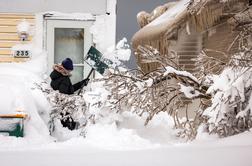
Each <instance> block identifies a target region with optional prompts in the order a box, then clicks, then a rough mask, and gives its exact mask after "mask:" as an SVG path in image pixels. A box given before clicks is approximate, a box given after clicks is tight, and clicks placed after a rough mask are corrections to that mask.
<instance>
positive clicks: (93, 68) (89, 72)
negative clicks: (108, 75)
mask: <svg viewBox="0 0 252 166" xmlns="http://www.w3.org/2000/svg"><path fill="white" fill-rule="evenodd" d="M93 71H94V68H92V69H91V71H90V72H89V74H88V76H87V78H86V79H88V78H89V77H90V76H91V74H92V72H93ZM83 87H84V84H83V85H82V86H81V88H80V90H79V92H78V95H80V93H81V90H82V88H83Z"/></svg>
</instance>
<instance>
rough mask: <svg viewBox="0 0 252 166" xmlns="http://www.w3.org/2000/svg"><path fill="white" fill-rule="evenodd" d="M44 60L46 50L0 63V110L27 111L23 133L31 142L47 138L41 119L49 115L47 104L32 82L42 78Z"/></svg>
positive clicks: (47, 139)
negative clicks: (26, 58) (25, 58)
mask: <svg viewBox="0 0 252 166" xmlns="http://www.w3.org/2000/svg"><path fill="white" fill-rule="evenodd" d="M45 61H46V56H45V54H41V55H39V56H37V58H34V59H33V60H31V61H29V62H25V63H12V64H1V65H0V90H1V92H2V93H1V95H0V99H1V109H0V113H1V114H13V113H16V111H22V112H24V113H27V114H28V116H29V117H28V119H27V120H26V121H25V130H24V132H25V133H24V134H25V137H26V138H27V140H29V141H31V142H32V143H33V142H34V141H35V142H36V141H38V142H40V143H41V142H47V141H49V140H50V136H49V131H48V128H47V125H46V122H45V121H44V120H46V119H48V112H49V109H50V105H49V104H48V102H47V100H46V99H45V98H44V96H43V94H42V93H41V92H40V91H38V90H35V89H34V90H32V89H33V88H34V83H35V82H40V81H42V77H43V74H44V71H45V65H46V63H45ZM44 63H45V64H44ZM41 117H42V118H45V119H44V120H43V119H42V118H41ZM33 139H34V141H32V140H33ZM27 140H26V141H27ZM24 141H25V140H24Z"/></svg>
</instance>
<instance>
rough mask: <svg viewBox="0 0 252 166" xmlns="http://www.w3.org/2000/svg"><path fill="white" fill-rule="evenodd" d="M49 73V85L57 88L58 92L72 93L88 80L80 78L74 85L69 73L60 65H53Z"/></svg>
mask: <svg viewBox="0 0 252 166" xmlns="http://www.w3.org/2000/svg"><path fill="white" fill-rule="evenodd" d="M53 69H54V70H53V71H52V73H51V74H50V77H51V79H52V81H51V87H52V88H53V89H54V90H59V92H60V93H64V94H73V93H74V92H75V91H76V90H78V89H80V88H81V87H82V86H83V85H84V86H86V85H87V82H88V80H82V81H80V82H78V83H76V84H74V85H72V82H71V80H70V78H69V77H70V73H69V72H68V71H67V70H66V69H64V67H63V66H62V65H55V66H54V67H53Z"/></svg>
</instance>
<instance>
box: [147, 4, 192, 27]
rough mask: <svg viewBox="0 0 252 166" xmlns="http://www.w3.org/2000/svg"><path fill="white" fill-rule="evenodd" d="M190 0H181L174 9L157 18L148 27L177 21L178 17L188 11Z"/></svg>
mask: <svg viewBox="0 0 252 166" xmlns="http://www.w3.org/2000/svg"><path fill="white" fill-rule="evenodd" d="M189 1H190V0H181V1H179V2H177V3H176V5H174V6H173V7H171V8H170V9H169V10H167V11H166V12H165V13H163V14H162V15H161V16H159V17H158V18H156V19H155V20H154V21H152V22H151V23H149V24H148V25H147V26H156V25H160V24H163V23H165V22H168V21H171V20H173V19H176V16H177V15H178V14H180V13H181V12H183V11H185V10H186V9H187V6H188V4H189Z"/></svg>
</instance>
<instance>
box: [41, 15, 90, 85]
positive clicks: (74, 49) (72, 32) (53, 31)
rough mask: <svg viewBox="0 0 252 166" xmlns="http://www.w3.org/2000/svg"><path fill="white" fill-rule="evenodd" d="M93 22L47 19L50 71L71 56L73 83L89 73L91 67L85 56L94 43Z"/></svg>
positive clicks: (47, 47)
mask: <svg viewBox="0 0 252 166" xmlns="http://www.w3.org/2000/svg"><path fill="white" fill-rule="evenodd" d="M92 24H93V21H74V20H54V19H52V20H46V44H45V45H46V49H47V52H48V73H50V72H51V71H52V66H53V64H60V63H61V62H62V60H64V59H65V58H67V57H69V58H71V59H72V60H73V66H74V70H73V71H72V76H71V81H72V83H76V82H78V81H80V80H82V79H83V78H85V77H86V76H87V75H88V73H89V71H90V70H91V67H90V66H89V65H88V64H86V63H85V62H84V57H85V56H86V54H87V52H88V50H89V48H90V47H91V45H92V35H91V33H90V32H89V29H90V27H91V26H92Z"/></svg>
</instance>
